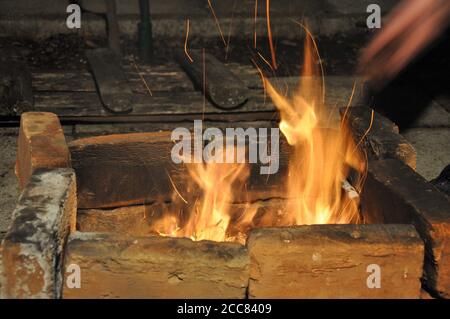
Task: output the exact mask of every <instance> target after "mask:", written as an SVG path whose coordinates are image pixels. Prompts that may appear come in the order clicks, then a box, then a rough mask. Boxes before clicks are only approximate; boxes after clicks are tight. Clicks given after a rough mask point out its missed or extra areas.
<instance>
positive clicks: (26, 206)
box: [0, 169, 76, 298]
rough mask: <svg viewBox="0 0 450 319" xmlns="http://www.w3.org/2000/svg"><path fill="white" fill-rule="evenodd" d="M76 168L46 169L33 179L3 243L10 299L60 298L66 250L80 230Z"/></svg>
mask: <svg viewBox="0 0 450 319" xmlns="http://www.w3.org/2000/svg"><path fill="white" fill-rule="evenodd" d="M75 218H76V186H75V174H74V172H73V170H72V169H54V170H45V169H40V170H38V171H36V172H35V173H34V174H33V175H32V176H31V178H30V182H29V183H28V184H27V186H26V188H25V189H24V191H23V193H22V195H21V196H20V198H19V202H18V204H17V207H16V209H15V210H14V213H13V222H12V225H11V226H10V228H9V229H8V232H7V234H6V236H5V238H4V240H3V242H2V251H1V254H2V258H1V259H2V264H1V265H0V275H1V276H0V277H2V278H1V280H0V281H2V283H3V285H2V287H1V288H2V291H1V295H2V296H3V297H4V298H58V297H60V290H61V289H60V288H61V282H60V280H61V279H60V277H59V276H58V274H59V273H60V271H61V265H62V262H63V256H62V252H63V247H64V245H65V242H66V239H67V236H68V234H69V233H70V232H71V231H74V230H75Z"/></svg>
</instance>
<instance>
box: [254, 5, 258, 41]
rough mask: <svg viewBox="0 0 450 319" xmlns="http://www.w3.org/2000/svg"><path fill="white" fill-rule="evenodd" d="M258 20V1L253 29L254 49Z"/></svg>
mask: <svg viewBox="0 0 450 319" xmlns="http://www.w3.org/2000/svg"><path fill="white" fill-rule="evenodd" d="M257 20H258V0H255V24H254V29H253V47H254V48H255V49H256V23H257Z"/></svg>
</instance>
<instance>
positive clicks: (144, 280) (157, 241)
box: [63, 233, 249, 299]
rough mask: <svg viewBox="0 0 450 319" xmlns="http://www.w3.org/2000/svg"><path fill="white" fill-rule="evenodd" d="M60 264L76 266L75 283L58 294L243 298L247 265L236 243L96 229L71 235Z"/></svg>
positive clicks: (246, 279)
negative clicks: (78, 280) (78, 270)
mask: <svg viewBox="0 0 450 319" xmlns="http://www.w3.org/2000/svg"><path fill="white" fill-rule="evenodd" d="M65 263H66V265H69V264H76V265H79V266H80V268H81V273H80V278H81V288H79V289H77V288H73V289H70V288H68V287H67V285H65V286H64V288H63V298H183V299H186V298H189V299H190V298H240V299H243V298H245V294H246V287H247V283H248V269H249V268H248V263H249V261H248V255H247V251H246V249H245V247H244V246H241V245H239V244H234V243H218V242H211V241H201V242H193V241H191V240H190V239H186V238H167V237H159V236H148V237H130V236H121V235H115V234H100V233H75V234H74V235H72V236H71V237H70V239H69V242H68V244H67V246H66V255H65ZM67 275H69V274H68V273H66V274H65V278H64V280H65V281H66V280H67Z"/></svg>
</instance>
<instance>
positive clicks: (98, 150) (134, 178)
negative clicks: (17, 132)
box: [69, 132, 290, 208]
mask: <svg viewBox="0 0 450 319" xmlns="http://www.w3.org/2000/svg"><path fill="white" fill-rule="evenodd" d="M280 140H281V141H280V160H279V171H278V173H277V174H274V175H270V176H269V177H268V176H267V175H261V174H260V171H259V169H260V167H261V165H262V164H260V163H257V164H251V165H250V178H249V182H248V185H247V186H248V188H247V192H238V194H237V198H236V200H237V201H239V200H244V198H245V199H248V198H247V197H249V198H250V199H251V200H256V199H264V198H270V197H283V195H284V190H283V188H282V187H280V185H284V183H282V178H283V176H284V174H285V170H286V168H287V165H288V164H287V163H288V160H289V152H290V151H289V150H290V149H289V146H288V145H287V143H286V142H285V141H284V139H280ZM173 145H174V143H173V142H172V141H171V132H154V133H131V134H118V135H109V136H100V137H92V138H85V139H80V140H75V141H72V142H71V143H69V149H70V153H71V158H72V167H73V168H74V169H75V171H76V173H77V181H78V206H79V207H80V208H101V207H119V206H127V205H132V204H143V203H151V202H153V201H155V200H157V199H160V200H161V199H165V200H170V199H171V198H172V194H173V185H172V183H171V181H170V179H169V176H170V177H171V179H172V181H173V183H174V184H175V185H176V186H177V188H178V189H185V188H186V186H187V184H188V182H189V181H190V180H191V179H190V178H189V174H188V173H187V171H186V167H185V166H184V165H181V164H174V163H173V161H172V159H171V149H172V147H173Z"/></svg>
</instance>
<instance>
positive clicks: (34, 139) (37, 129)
mask: <svg viewBox="0 0 450 319" xmlns="http://www.w3.org/2000/svg"><path fill="white" fill-rule="evenodd" d="M64 167H70V154H69V149H68V147H67V144H66V140H65V137H64V133H63V130H62V128H61V124H60V123H59V119H58V117H57V116H56V115H55V114H53V113H44V112H42V113H38V112H29V113H24V114H22V117H21V120H20V132H19V140H18V150H17V159H16V175H17V177H18V179H19V186H20V188H22V189H23V188H24V187H25V185H26V184H27V182H28V180H29V178H30V176H31V175H32V174H33V172H34V171H35V170H36V169H38V168H64Z"/></svg>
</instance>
